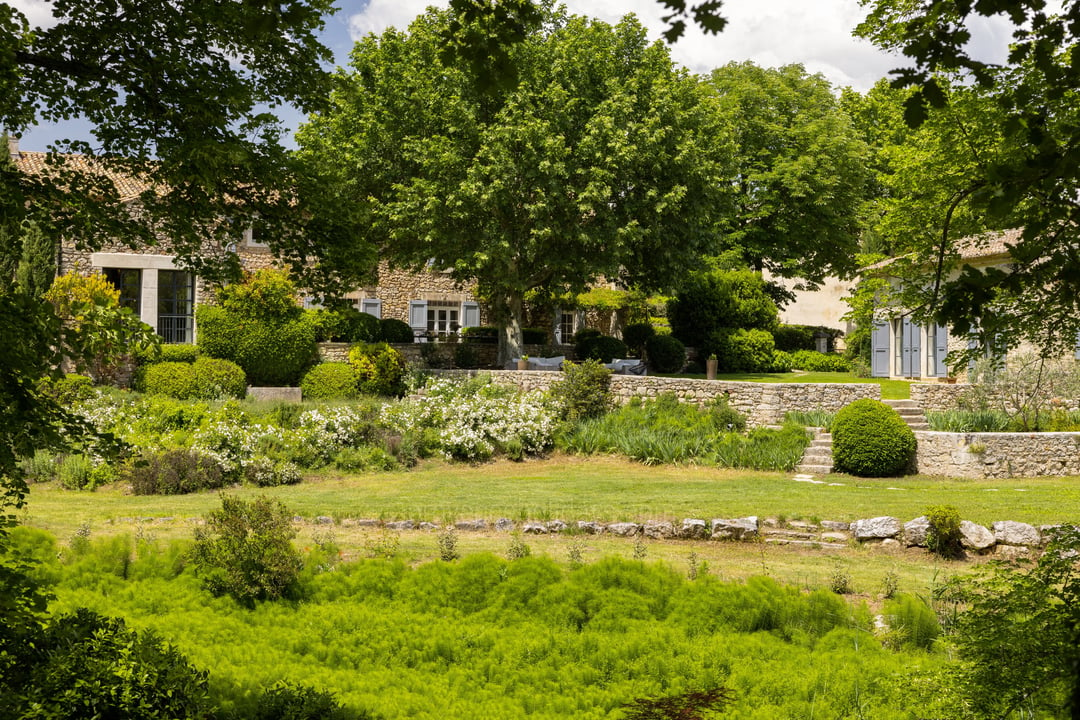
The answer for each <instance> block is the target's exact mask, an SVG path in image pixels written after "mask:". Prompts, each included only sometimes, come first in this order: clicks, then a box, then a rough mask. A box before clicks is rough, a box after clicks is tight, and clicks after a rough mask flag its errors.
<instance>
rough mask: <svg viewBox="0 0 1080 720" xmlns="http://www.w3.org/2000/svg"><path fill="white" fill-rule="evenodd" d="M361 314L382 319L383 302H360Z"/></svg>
mask: <svg viewBox="0 0 1080 720" xmlns="http://www.w3.org/2000/svg"><path fill="white" fill-rule="evenodd" d="M360 312H364V313H367V314H368V315H374V316H375V317H377V318H379V319H382V300H377V299H375V298H364V299H363V300H361V301H360Z"/></svg>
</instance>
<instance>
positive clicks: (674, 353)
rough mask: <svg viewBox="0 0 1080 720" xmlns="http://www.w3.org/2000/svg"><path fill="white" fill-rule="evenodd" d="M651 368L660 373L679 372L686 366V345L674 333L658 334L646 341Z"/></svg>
mask: <svg viewBox="0 0 1080 720" xmlns="http://www.w3.org/2000/svg"><path fill="white" fill-rule="evenodd" d="M645 356H646V357H647V358H648V360H649V369H650V370H652V371H653V372H660V373H677V372H679V371H681V370H682V369H683V367H685V366H686V346H685V345H683V344H682V341H681V340H679V339H678V338H676V337H674V336H673V335H656V336H654V337H651V338H649V340H648V341H646V343H645Z"/></svg>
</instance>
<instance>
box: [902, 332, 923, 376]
mask: <svg viewBox="0 0 1080 720" xmlns="http://www.w3.org/2000/svg"><path fill="white" fill-rule="evenodd" d="M920 335H921V328H920V327H919V326H918V325H916V324H915V323H913V322H911V320H910V319H909V318H903V319H902V320H900V374H901V375H902V376H903V377H919V375H920V369H919V352H920V350H921V345H922V343H921V342H920V340H921V338H920Z"/></svg>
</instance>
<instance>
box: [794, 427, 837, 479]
mask: <svg viewBox="0 0 1080 720" xmlns="http://www.w3.org/2000/svg"><path fill="white" fill-rule="evenodd" d="M795 469H796V470H797V471H798V472H800V473H805V474H807V475H828V474H829V473H830V472H832V435H830V434H829V433H827V432H820V431H819V432H818V433H816V434H815V435H814V439H813V440H811V441H810V446H809V447H808V448H806V451H805V452H803V456H802V462H801V463H799V466H798V467H797V468H795Z"/></svg>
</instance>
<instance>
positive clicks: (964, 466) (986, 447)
mask: <svg viewBox="0 0 1080 720" xmlns="http://www.w3.org/2000/svg"><path fill="white" fill-rule="evenodd" d="M915 439H916V441H917V442H918V450H917V451H916V456H915V463H916V467H917V469H918V472H920V473H923V474H925V475H948V476H951V477H966V478H1013V477H1040V476H1046V475H1080V433H1077V432H1040V433H952V432H932V431H927V430H919V431H916V432H915Z"/></svg>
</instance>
